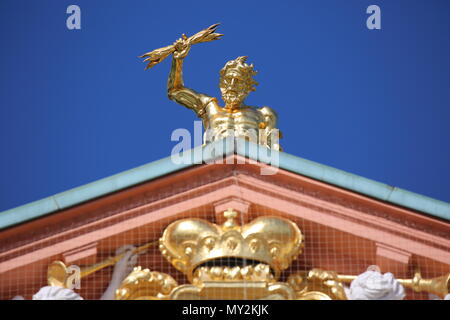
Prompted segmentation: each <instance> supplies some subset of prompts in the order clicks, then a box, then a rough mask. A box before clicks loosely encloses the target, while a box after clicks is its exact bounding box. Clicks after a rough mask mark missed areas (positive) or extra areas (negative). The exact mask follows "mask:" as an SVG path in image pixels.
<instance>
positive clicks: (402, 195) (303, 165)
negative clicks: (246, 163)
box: [237, 139, 450, 220]
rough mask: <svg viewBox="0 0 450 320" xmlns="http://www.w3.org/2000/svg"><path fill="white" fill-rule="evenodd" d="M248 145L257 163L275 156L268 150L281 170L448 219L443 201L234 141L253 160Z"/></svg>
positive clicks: (449, 209)
mask: <svg viewBox="0 0 450 320" xmlns="http://www.w3.org/2000/svg"><path fill="white" fill-rule="evenodd" d="M239 140H240V141H239ZM252 147H253V148H258V160H259V161H261V162H265V163H267V164H270V161H268V159H276V156H271V155H270V153H271V152H275V153H278V156H279V160H278V166H279V167H280V168H282V169H284V170H287V171H290V172H294V173H297V174H301V175H304V176H307V177H310V178H313V179H315V180H319V181H323V182H325V183H328V184H332V185H335V186H338V187H342V188H344V189H347V190H351V191H354V192H357V193H361V194H364V195H367V196H369V197H372V198H375V199H378V200H382V201H386V202H389V203H392V204H396V205H399V206H402V207H405V208H409V209H413V210H416V211H420V212H423V213H426V214H429V215H432V216H434V217H438V218H441V219H445V220H450V204H449V203H447V202H444V201H441V200H436V199H433V198H430V197H427V196H424V195H421V194H417V193H414V192H411V191H407V190H403V189H401V188H397V187H392V186H390V185H387V184H385V183H381V182H377V181H374V180H370V179H367V178H364V177H362V176H358V175H355V174H352V173H348V172H345V171H343V170H340V169H335V168H333V167H329V166H326V165H323V164H320V163H317V162H313V161H310V160H306V159H303V158H299V157H296V156H293V155H291V154H288V153H285V152H278V151H274V150H270V151H266V150H267V148H265V147H262V146H259V145H256V144H254V143H252V142H248V141H244V140H241V139H238V141H237V153H238V154H240V155H241V156H246V157H250V158H253V159H254V158H255V157H254V156H252V155H251V154H250V152H249V150H250V148H252ZM266 153H269V155H266V156H263V157H260V155H261V154H263V155H264V154H266ZM255 160H256V159H255Z"/></svg>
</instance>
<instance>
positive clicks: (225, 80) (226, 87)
mask: <svg viewBox="0 0 450 320" xmlns="http://www.w3.org/2000/svg"><path fill="white" fill-rule="evenodd" d="M246 60H247V57H238V58H236V59H235V60H231V61H228V62H227V63H226V64H225V66H224V67H223V68H222V70H220V84H219V87H220V91H221V92H222V99H223V101H225V103H226V104H227V105H228V106H239V105H240V104H241V103H242V102H243V101H244V100H245V98H246V97H247V96H248V94H249V93H250V92H252V91H255V90H256V88H255V86H256V85H257V84H258V82H256V81H255V80H253V76H255V75H256V73H257V72H256V71H255V70H254V68H253V64H251V65H248V64H247V63H245V61H246Z"/></svg>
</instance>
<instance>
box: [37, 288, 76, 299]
mask: <svg viewBox="0 0 450 320" xmlns="http://www.w3.org/2000/svg"><path fill="white" fill-rule="evenodd" d="M32 300H83V298H82V297H81V296H80V295H79V294H78V293H76V292H75V291H73V290H71V289H67V288H63V287H52V286H45V287H42V288H41V289H40V290H39V291H38V292H37V293H36V294H35V295H33V299H32Z"/></svg>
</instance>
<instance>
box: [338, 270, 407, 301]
mask: <svg viewBox="0 0 450 320" xmlns="http://www.w3.org/2000/svg"><path fill="white" fill-rule="evenodd" d="M346 294H347V298H348V299H349V300H402V299H403V298H404V297H405V289H404V288H403V286H402V285H401V284H400V283H399V282H398V281H397V280H396V279H395V278H394V275H393V274H392V273H390V272H387V273H385V274H381V273H380V272H378V271H366V272H364V273H362V274H360V275H359V276H358V277H357V278H356V279H355V280H353V281H352V283H351V284H350V288H347V290H346Z"/></svg>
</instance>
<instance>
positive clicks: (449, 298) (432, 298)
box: [428, 293, 450, 300]
mask: <svg viewBox="0 0 450 320" xmlns="http://www.w3.org/2000/svg"><path fill="white" fill-rule="evenodd" d="M428 299H429V300H450V293H449V294H447V295H446V296H445V297H444V299H441V298H440V297H438V296H437V295H435V294H432V293H429V294H428Z"/></svg>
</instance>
